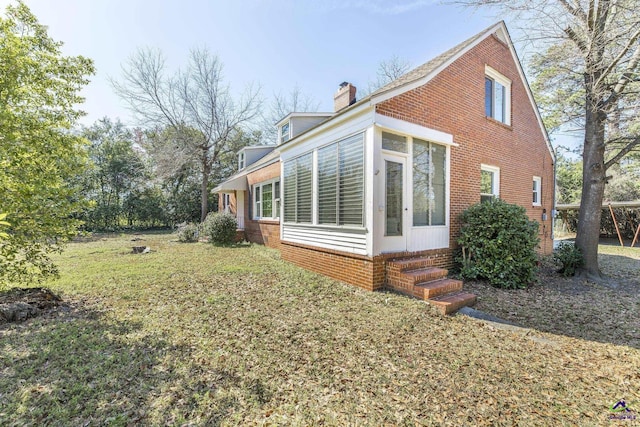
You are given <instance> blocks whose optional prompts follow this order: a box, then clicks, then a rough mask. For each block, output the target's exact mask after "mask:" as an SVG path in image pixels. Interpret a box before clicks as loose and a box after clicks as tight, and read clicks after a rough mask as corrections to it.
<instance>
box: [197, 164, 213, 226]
mask: <svg viewBox="0 0 640 427" xmlns="http://www.w3.org/2000/svg"><path fill="white" fill-rule="evenodd" d="M207 154H208V153H207V152H205V153H203V156H202V183H201V187H200V201H201V204H200V222H202V221H204V219H205V218H206V217H207V213H208V212H209V188H208V187H209V174H211V163H210V162H209V156H208V155H207Z"/></svg>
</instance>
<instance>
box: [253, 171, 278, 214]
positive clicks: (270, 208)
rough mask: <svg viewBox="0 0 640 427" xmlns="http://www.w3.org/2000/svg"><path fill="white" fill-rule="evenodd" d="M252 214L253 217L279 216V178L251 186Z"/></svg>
mask: <svg viewBox="0 0 640 427" xmlns="http://www.w3.org/2000/svg"><path fill="white" fill-rule="evenodd" d="M274 207H275V208H274ZM253 216H254V218H255V219H260V218H278V217H279V216H280V181H279V180H276V181H269V182H263V183H260V184H256V185H254V186H253Z"/></svg>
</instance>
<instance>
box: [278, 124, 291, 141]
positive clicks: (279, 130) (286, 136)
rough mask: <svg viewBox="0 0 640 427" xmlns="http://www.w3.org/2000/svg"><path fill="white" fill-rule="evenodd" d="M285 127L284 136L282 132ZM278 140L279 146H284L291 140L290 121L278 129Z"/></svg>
mask: <svg viewBox="0 0 640 427" xmlns="http://www.w3.org/2000/svg"><path fill="white" fill-rule="evenodd" d="M285 126H286V127H287V133H286V135H285V134H284V132H283V131H284V128H285ZM278 138H279V139H280V144H284V143H285V142H287V141H288V140H290V139H291V121H288V122H285V123H283V124H282V126H280V128H279V129H278Z"/></svg>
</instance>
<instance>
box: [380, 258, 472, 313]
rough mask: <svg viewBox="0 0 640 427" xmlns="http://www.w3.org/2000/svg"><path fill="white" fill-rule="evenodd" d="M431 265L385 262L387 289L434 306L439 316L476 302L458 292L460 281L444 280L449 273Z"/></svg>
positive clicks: (407, 260) (411, 261)
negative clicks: (439, 313) (438, 311)
mask: <svg viewBox="0 0 640 427" xmlns="http://www.w3.org/2000/svg"><path fill="white" fill-rule="evenodd" d="M432 263H433V261H432V260H431V259H430V258H426V257H417V258H403V259H397V260H390V261H387V264H386V266H385V268H386V273H387V286H388V287H389V288H391V289H394V290H396V291H398V292H402V293H404V294H407V295H411V296H414V297H416V298H420V299H422V300H425V301H426V302H428V303H429V304H432V305H435V306H436V307H437V308H438V309H439V310H440V312H441V313H442V314H451V313H454V312H455V311H457V310H459V309H460V308H462V307H464V306H468V305H473V304H474V303H475V302H476V296H475V295H473V294H470V293H466V292H461V290H462V281H460V280H455V279H449V278H447V275H448V274H449V271H448V270H446V269H444V268H438V267H432Z"/></svg>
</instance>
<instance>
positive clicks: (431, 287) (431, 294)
mask: <svg viewBox="0 0 640 427" xmlns="http://www.w3.org/2000/svg"><path fill="white" fill-rule="evenodd" d="M460 290H462V281H461V280H456V279H447V278H445V279H438V280H432V281H429V282H426V283H425V282H423V283H419V284H417V285H415V286H414V288H413V295H414V296H415V297H417V298H421V299H425V300H426V299H429V298H435V297H437V296H440V295H444V294H450V293H452V292H458V291H460Z"/></svg>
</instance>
